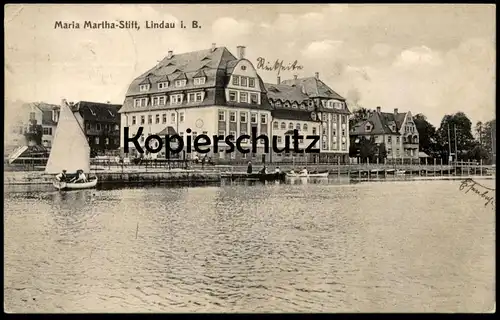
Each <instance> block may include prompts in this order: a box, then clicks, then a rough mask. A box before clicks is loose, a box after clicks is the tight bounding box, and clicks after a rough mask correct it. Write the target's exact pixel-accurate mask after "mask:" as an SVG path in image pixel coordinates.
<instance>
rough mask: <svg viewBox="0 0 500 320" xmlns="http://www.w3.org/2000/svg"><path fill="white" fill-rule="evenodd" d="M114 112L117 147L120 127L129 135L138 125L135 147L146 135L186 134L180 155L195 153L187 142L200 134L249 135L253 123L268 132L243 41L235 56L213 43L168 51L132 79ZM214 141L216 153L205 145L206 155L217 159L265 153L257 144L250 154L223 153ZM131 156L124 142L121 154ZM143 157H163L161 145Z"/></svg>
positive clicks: (267, 115) (260, 89)
mask: <svg viewBox="0 0 500 320" xmlns="http://www.w3.org/2000/svg"><path fill="white" fill-rule="evenodd" d="M120 114H121V136H122V139H121V145H120V147H121V149H122V151H123V147H124V139H123V137H124V128H125V127H128V128H129V137H130V138H132V137H133V136H135V134H136V133H137V132H138V129H139V127H142V128H143V133H142V136H141V137H140V140H139V141H140V142H139V143H140V145H141V146H144V143H145V140H146V138H147V136H148V135H152V134H157V135H163V134H164V133H167V132H170V133H174V132H175V133H177V134H179V135H180V136H181V137H182V138H183V139H184V142H186V144H187V139H186V138H187V136H188V135H189V136H191V146H190V147H191V152H185V151H187V148H188V146H187V145H185V146H184V149H183V151H184V152H182V153H178V154H177V156H180V157H183V158H185V159H189V158H192V157H194V156H196V152H195V151H194V149H192V144H193V142H194V139H195V138H196V136H198V135H200V134H205V135H208V136H209V137H212V136H214V135H222V136H227V135H234V136H235V137H238V136H240V135H243V134H245V133H247V134H250V133H251V130H252V127H255V128H256V129H257V132H258V134H259V135H260V134H262V135H269V134H270V127H271V106H270V105H269V102H268V100H267V98H266V91H265V87H264V84H263V82H262V79H261V78H260V77H259V75H258V74H257V72H256V70H255V67H254V66H253V64H252V63H251V62H250V61H248V60H247V59H245V47H243V46H239V47H238V57H237V58H236V57H235V56H233V55H232V54H231V53H230V52H229V51H228V50H227V49H226V48H225V47H216V46H215V44H213V45H212V48H209V49H206V50H201V51H195V52H189V53H182V54H173V52H172V51H169V52H168V56H167V57H165V59H163V60H162V61H161V62H160V63H159V64H158V65H157V66H155V67H154V68H153V69H151V70H149V71H147V72H146V73H144V74H143V75H141V76H139V77H138V78H137V79H135V80H134V81H133V82H132V84H131V85H130V86H129V89H128V92H127V95H126V97H125V101H124V104H123V108H122V109H121V110H120ZM250 142H251V141H244V143H243V146H248V147H250ZM152 146H153V147H156V145H152ZM219 146H220V148H218V150H217V152H215V150H213V147H212V146H211V147H210V148H211V149H212V150H210V152H209V153H208V156H210V157H212V158H213V159H218V160H220V161H231V160H243V159H251V158H259V159H262V156H264V157H265V159H266V160H267V159H268V157H269V155H268V154H267V155H266V154H265V153H264V146H263V145H258V146H257V152H256V153H255V154H253V153H249V154H242V153H239V152H232V153H226V152H225V149H226V148H227V145H226V144H225V143H224V142H221V143H219ZM137 155H138V154H137V150H136V148H135V147H134V144H133V143H132V142H130V143H129V153H128V154H125V156H137ZM147 156H150V157H151V158H156V157H161V158H164V157H165V156H166V154H165V149H163V150H161V151H160V152H159V153H156V154H151V155H147ZM170 156H174V157H175V155H169V157H170ZM197 156H200V155H197Z"/></svg>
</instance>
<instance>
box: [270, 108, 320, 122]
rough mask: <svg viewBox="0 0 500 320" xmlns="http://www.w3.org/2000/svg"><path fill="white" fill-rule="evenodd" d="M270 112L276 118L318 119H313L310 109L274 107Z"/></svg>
mask: <svg viewBox="0 0 500 320" xmlns="http://www.w3.org/2000/svg"><path fill="white" fill-rule="evenodd" d="M271 114H272V116H273V118H274V119H276V120H280V119H283V120H297V121H319V120H318V119H316V120H313V118H312V116H311V111H303V110H288V109H275V110H272V111H271Z"/></svg>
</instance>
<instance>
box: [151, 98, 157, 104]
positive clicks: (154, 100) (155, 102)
mask: <svg viewBox="0 0 500 320" xmlns="http://www.w3.org/2000/svg"><path fill="white" fill-rule="evenodd" d="M152 105H153V106H157V105H158V97H153V100H152Z"/></svg>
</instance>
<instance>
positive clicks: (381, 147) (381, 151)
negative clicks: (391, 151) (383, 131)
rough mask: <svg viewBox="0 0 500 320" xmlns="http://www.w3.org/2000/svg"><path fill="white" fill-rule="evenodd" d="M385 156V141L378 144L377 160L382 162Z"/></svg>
mask: <svg viewBox="0 0 500 320" xmlns="http://www.w3.org/2000/svg"><path fill="white" fill-rule="evenodd" d="M385 158H387V149H386V148H385V143H383V142H382V143H381V144H379V145H378V161H379V163H384V160H385Z"/></svg>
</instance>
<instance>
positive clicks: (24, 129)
mask: <svg viewBox="0 0 500 320" xmlns="http://www.w3.org/2000/svg"><path fill="white" fill-rule="evenodd" d="M59 113H60V107H59V106H57V105H53V104H47V103H43V102H40V103H38V102H33V103H24V104H22V105H19V106H18V107H17V108H16V110H15V114H14V116H13V117H12V118H10V119H9V130H8V135H7V136H8V137H6V138H8V139H7V140H6V142H8V144H9V145H12V146H23V145H36V144H37V142H36V141H35V140H32V139H26V134H27V133H28V134H29V133H34V132H30V131H32V130H34V128H36V127H37V126H39V125H41V131H42V132H41V141H40V145H41V146H43V147H45V148H47V149H50V147H51V146H52V140H53V139H54V135H55V130H56V127H57V122H58V120H59Z"/></svg>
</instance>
